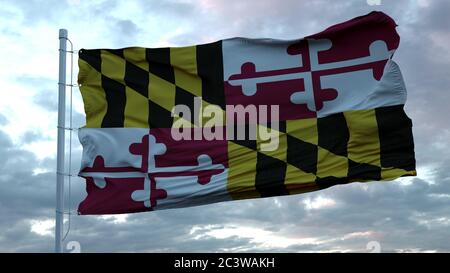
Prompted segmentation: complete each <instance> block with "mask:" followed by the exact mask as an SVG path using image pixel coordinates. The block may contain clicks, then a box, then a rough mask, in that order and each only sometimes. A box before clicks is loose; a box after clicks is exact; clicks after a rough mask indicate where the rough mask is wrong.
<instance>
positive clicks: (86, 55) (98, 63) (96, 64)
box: [78, 48, 102, 72]
mask: <svg viewBox="0 0 450 273" xmlns="http://www.w3.org/2000/svg"><path fill="white" fill-rule="evenodd" d="M78 56H79V58H80V59H82V60H83V61H85V62H87V63H88V64H89V65H90V66H92V67H93V68H94V69H95V70H97V71H98V72H101V70H102V58H101V51H100V49H89V50H87V49H83V48H82V49H80V51H79V52H78Z"/></svg>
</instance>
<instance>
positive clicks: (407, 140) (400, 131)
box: [375, 105, 416, 171]
mask: <svg viewBox="0 0 450 273" xmlns="http://www.w3.org/2000/svg"><path fill="white" fill-rule="evenodd" d="M375 115H376V117H377V123H378V135H379V137H380V161H381V167H383V168H388V167H394V168H400V169H404V170H407V171H412V170H415V166H416V160H415V159H414V141H413V134H412V122H411V119H410V118H409V117H408V116H407V115H406V113H405V111H404V110H403V105H396V106H389V107H381V108H376V109H375Z"/></svg>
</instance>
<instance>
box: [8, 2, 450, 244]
mask: <svg viewBox="0 0 450 273" xmlns="http://www.w3.org/2000/svg"><path fill="white" fill-rule="evenodd" d="M368 2H373V3H374V2H377V1H370V0H369V1H368ZM374 9H376V10H381V11H384V12H386V13H387V14H389V15H390V16H392V17H393V18H394V19H395V20H396V22H397V24H398V25H399V27H398V29H397V30H398V32H399V33H400V36H401V43H400V48H399V50H398V51H397V52H396V55H395V58H394V59H395V60H396V62H397V63H398V64H399V65H400V67H401V69H402V72H403V76H404V78H405V81H406V84H407V88H408V92H409V94H408V102H407V106H406V111H407V114H408V115H409V116H410V117H411V118H412V120H413V124H414V128H413V129H414V137H415V145H416V159H417V169H418V173H419V174H418V176H417V177H415V178H405V179H399V180H398V181H397V182H387V183H386V182H371V183H367V184H358V183H354V184H349V185H343V186H337V187H333V188H330V189H327V190H323V191H319V192H314V193H308V194H303V195H296V196H288V197H280V198H267V199H259V200H250V201H248V200H247V201H235V202H228V203H220V204H213V205H208V206H201V207H194V208H187V209H176V210H166V211H159V212H150V213H141V214H134V215H122V216H110V217H99V216H77V215H74V216H72V217H71V230H70V233H69V235H68V236H67V239H66V242H69V241H77V242H79V243H80V245H81V251H83V252H110V251H112V252H129V251H143V252H144V251H145V252H174V251H186V252H199V251H206V252H216V251H258V252H259V251H275V252H309V251H323V252H334V251H342V252H348V251H356V252H367V251H369V250H368V243H369V242H373V241H375V242H377V243H370V244H369V246H370V245H372V244H375V245H376V244H379V246H380V248H381V251H386V252H410V251H421V252H449V251H450V168H449V167H450V155H449V148H450V121H449V118H450V107H449V105H450V93H449V92H450V91H449V90H450V77H449V71H450V47H449V46H448V45H450V30H449V26H450V17H449V16H448V12H449V11H450V1H447V0H411V1H409V0H395V1H394V0H382V1H381V5H375V6H374V5H369V4H368V3H367V1H366V0H346V1H334V0H329V1H326V0H317V1H306V0H286V1H278V0H254V1H253V0H250V1H241V0H237V1H234V0H217V1H214V0H198V1H195V0H173V1H159V0H154V1H153V0H141V1H139V0H137V1H84V0H67V1H63V0H55V1H38V0H23V1H14V0H11V1H9V0H0V44H1V50H0V60H1V65H0V88H1V89H0V217H1V218H0V251H1V252H51V251H53V247H54V241H53V232H54V211H55V166H56V160H55V158H56V123H57V75H58V67H57V65H58V45H59V44H58V29H59V28H66V29H68V31H69V38H70V39H71V40H72V41H73V42H74V46H75V49H79V48H82V47H83V48H104V47H108V48H114V47H126V46H133V45H138V46H144V47H159V46H182V45H191V44H199V43H206V42H212V41H215V40H219V39H223V38H229V37H234V36H247V37H255V38H256V37H271V38H282V39H295V38H300V37H303V36H306V35H308V34H313V33H315V32H318V31H320V30H322V29H323V28H325V27H327V26H329V25H331V24H334V23H338V22H341V21H344V20H348V19H350V18H352V17H355V16H359V15H363V14H366V13H368V12H370V11H371V10H374ZM69 60H70V59H69ZM76 60H77V59H76V56H75V59H74V62H75V64H76ZM76 72H77V70H76V65H75V71H74V73H76ZM73 100H74V113H73V118H74V126H75V127H80V126H82V125H83V124H84V112H83V105H82V102H81V97H80V94H79V91H78V89H74V95H73ZM80 157H81V148H80V145H79V143H78V140H77V138H76V137H75V136H74V140H73V155H72V162H73V166H72V170H71V172H72V173H76V172H77V171H78V167H79V162H80ZM84 196H85V189H84V182H83V181H82V180H81V179H79V178H74V179H72V195H71V209H72V210H74V211H75V210H76V206H77V205H78V203H79V202H80V201H81V200H83V199H84ZM66 224H67V222H66ZM66 226H67V225H66Z"/></svg>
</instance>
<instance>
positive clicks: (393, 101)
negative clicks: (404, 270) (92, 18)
mask: <svg viewBox="0 0 450 273" xmlns="http://www.w3.org/2000/svg"><path fill="white" fill-rule="evenodd" d="M395 27H396V24H395V22H394V21H393V20H392V19H391V18H390V17H389V16H387V15H385V14H383V13H381V12H372V13H370V14H368V15H365V16H361V17H357V18H354V19H352V20H350V21H347V22H344V23H341V24H337V25H334V26H332V27H329V28H328V29H326V30H324V31H322V32H320V33H318V34H314V35H311V36H308V37H305V38H303V39H298V40H289V41H287V40H274V39H246V38H232V39H226V40H221V41H218V42H214V43H209V44H203V45H196V46H188V47H171V48H142V47H129V48H122V49H90V50H86V49H82V50H80V52H79V68H80V70H79V75H78V82H79V85H80V89H81V93H82V96H83V101H84V107H85V111H86V126H85V127H84V128H81V129H80V130H79V139H80V142H81V144H82V145H83V156H82V163H81V170H80V174H79V175H80V176H82V177H84V178H85V179H86V184H87V186H86V189H87V193H88V194H87V197H86V199H85V200H84V201H82V203H81V204H80V205H79V208H78V211H79V213H80V214H114V213H132V212H142V211H151V210H158V209H168V208H176V207H188V206H195V205H202V204H208V203H214V202H221V201H228V200H236V199H247V198H258V197H269V196H280V195H287V194H298V193H304V192H309V191H315V190H320V189H324V188H328V187H330V186H333V185H336V184H346V183H349V182H356V181H358V182H365V181H373V180H393V179H396V178H398V177H401V176H414V175H416V171H415V159H414V143H413V137H412V130H411V127H412V123H411V120H410V119H409V118H408V117H407V115H406V114H405V112H404V110H403V106H404V104H405V102H406V88H405V85H404V82H403V79H402V75H401V73H400V70H399V67H398V66H397V64H396V63H395V62H394V61H393V60H392V59H391V58H392V56H393V55H394V52H395V50H396V49H397V48H398V45H399V40H400V38H399V36H398V34H397V32H396V30H395Z"/></svg>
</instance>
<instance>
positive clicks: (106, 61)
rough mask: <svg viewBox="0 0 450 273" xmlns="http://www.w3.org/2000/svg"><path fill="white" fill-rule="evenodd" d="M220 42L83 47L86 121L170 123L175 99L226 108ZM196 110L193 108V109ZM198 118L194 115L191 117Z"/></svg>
mask: <svg viewBox="0 0 450 273" xmlns="http://www.w3.org/2000/svg"><path fill="white" fill-rule="evenodd" d="M221 50H222V49H221V42H216V43H211V44H205V45H199V46H190V47H172V48H156V49H152V48H141V47H131V48H124V49H115V50H111V49H95V50H85V49H82V50H80V52H79V67H80V72H79V75H78V83H79V84H80V90H81V93H82V96H83V100H84V105H85V112H86V127H88V128H101V127H103V128H107V127H136V128H148V127H150V128H152V127H153V128H171V127H172V124H173V122H174V118H177V117H176V116H175V117H172V116H171V111H172V109H173V107H174V106H175V105H179V104H184V105H187V106H190V107H191V109H193V104H194V98H195V97H202V99H203V100H202V106H203V107H206V106H207V105H210V104H214V105H218V106H220V107H222V108H221V109H223V108H224V105H225V98H224V92H223V66H222V51H221ZM192 114H194V113H192ZM195 118H198V117H194V116H192V117H191V121H194V120H195Z"/></svg>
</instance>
